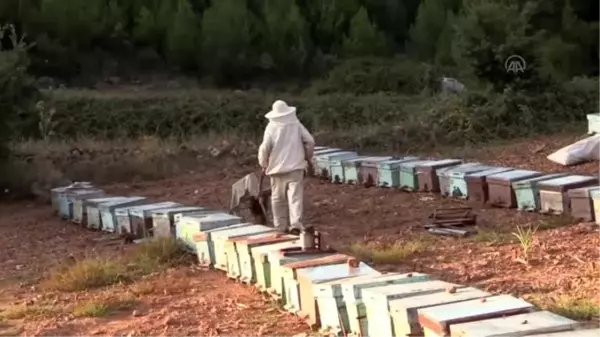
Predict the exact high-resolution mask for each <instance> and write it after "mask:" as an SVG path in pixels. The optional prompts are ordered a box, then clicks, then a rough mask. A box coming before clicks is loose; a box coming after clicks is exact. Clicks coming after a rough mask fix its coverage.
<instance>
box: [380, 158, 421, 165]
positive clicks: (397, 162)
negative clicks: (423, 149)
mask: <svg viewBox="0 0 600 337" xmlns="http://www.w3.org/2000/svg"><path fill="white" fill-rule="evenodd" d="M412 160H419V157H411V156H408V157H402V158H396V159H390V160H384V161H382V162H379V167H381V168H396V167H400V164H402V163H404V162H407V161H412Z"/></svg>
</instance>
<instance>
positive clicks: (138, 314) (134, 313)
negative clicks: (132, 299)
mask: <svg viewBox="0 0 600 337" xmlns="http://www.w3.org/2000/svg"><path fill="white" fill-rule="evenodd" d="M131 316H133V317H139V316H140V312H139V311H137V310H134V311H132V312H131Z"/></svg>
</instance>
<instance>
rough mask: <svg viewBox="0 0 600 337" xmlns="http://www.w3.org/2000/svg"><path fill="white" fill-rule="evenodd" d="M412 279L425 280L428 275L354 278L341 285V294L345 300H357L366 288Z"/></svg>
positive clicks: (408, 274)
mask: <svg viewBox="0 0 600 337" xmlns="http://www.w3.org/2000/svg"><path fill="white" fill-rule="evenodd" d="M409 278H414V279H415V280H427V279H429V275H427V274H421V273H405V274H400V273H389V274H383V275H379V276H372V275H367V276H363V277H356V278H353V279H351V280H348V281H347V282H345V283H344V284H343V285H342V292H343V293H344V298H345V299H346V300H350V299H354V300H359V299H361V298H362V291H363V290H364V289H366V288H374V287H377V286H379V287H383V286H386V285H390V284H394V283H392V282H393V281H395V280H398V279H409Z"/></svg>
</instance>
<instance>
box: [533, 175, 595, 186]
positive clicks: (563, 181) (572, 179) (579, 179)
mask: <svg viewBox="0 0 600 337" xmlns="http://www.w3.org/2000/svg"><path fill="white" fill-rule="evenodd" d="M597 180H598V179H597V178H594V177H590V176H584V175H568V176H564V177H560V178H555V179H550V180H544V181H541V182H540V183H539V185H540V186H544V187H562V186H569V185H573V184H579V183H584V182H588V181H589V182H590V183H591V182H592V181H597Z"/></svg>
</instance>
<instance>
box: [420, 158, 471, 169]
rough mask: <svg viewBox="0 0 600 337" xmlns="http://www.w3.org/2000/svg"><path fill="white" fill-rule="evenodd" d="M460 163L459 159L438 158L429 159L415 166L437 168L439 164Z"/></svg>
mask: <svg viewBox="0 0 600 337" xmlns="http://www.w3.org/2000/svg"><path fill="white" fill-rule="evenodd" d="M460 163H462V160H460V159H440V160H431V161H429V162H427V163H422V164H419V165H417V166H419V167H431V168H437V167H440V166H448V165H458V164H460Z"/></svg>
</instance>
